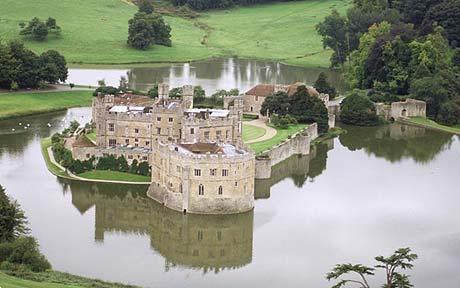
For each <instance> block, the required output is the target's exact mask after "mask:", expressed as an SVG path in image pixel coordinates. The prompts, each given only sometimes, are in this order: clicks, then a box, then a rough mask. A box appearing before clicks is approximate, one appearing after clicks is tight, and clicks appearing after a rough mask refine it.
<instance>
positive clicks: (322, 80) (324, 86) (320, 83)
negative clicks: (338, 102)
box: [313, 72, 337, 99]
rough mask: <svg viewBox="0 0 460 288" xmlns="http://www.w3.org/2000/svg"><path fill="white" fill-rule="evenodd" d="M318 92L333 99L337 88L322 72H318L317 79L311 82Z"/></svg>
mask: <svg viewBox="0 0 460 288" xmlns="http://www.w3.org/2000/svg"><path fill="white" fill-rule="evenodd" d="M313 86H314V87H315V89H316V90H317V91H318V92H319V93H324V94H328V95H329V99H334V98H335V97H336V96H337V90H336V89H335V88H334V87H333V86H332V85H331V84H330V83H329V81H328V80H327V75H326V73H324V72H321V73H319V75H318V79H316V81H315V84H313Z"/></svg>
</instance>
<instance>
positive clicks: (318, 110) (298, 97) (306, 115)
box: [288, 85, 329, 134]
mask: <svg viewBox="0 0 460 288" xmlns="http://www.w3.org/2000/svg"><path fill="white" fill-rule="evenodd" d="M289 103H290V108H289V113H288V114H290V115H291V116H294V117H295V118H296V119H297V121H298V122H299V123H317V124H318V132H319V133H320V134H323V133H326V132H327V131H328V130H329V114H328V111H327V108H326V105H324V102H323V101H322V100H321V99H319V98H318V97H316V96H312V95H310V93H309V92H308V90H307V87H305V86H304V85H302V86H299V87H298V88H297V91H296V92H295V93H294V94H293V95H292V96H291V97H289Z"/></svg>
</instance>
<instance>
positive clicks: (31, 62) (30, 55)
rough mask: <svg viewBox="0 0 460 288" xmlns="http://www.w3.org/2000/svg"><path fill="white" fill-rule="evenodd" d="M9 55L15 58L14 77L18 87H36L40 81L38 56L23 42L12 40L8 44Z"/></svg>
mask: <svg viewBox="0 0 460 288" xmlns="http://www.w3.org/2000/svg"><path fill="white" fill-rule="evenodd" d="M8 46H9V50H10V53H11V56H12V57H13V58H14V59H15V60H16V61H15V62H16V65H17V66H16V68H15V70H16V71H15V78H14V79H12V80H13V81H16V82H17V83H18V85H19V87H20V88H33V87H37V86H38V83H39V82H40V80H41V79H40V76H41V67H40V59H39V57H38V56H37V55H36V54H35V53H34V52H32V51H30V50H29V49H27V48H25V47H24V44H23V43H21V42H18V41H12V42H10V43H9V44H8Z"/></svg>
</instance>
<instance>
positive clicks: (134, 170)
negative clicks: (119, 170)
mask: <svg viewBox="0 0 460 288" xmlns="http://www.w3.org/2000/svg"><path fill="white" fill-rule="evenodd" d="M138 171H139V166H138V162H137V159H134V160H133V162H131V166H130V167H129V172H130V173H133V174H137V173H138Z"/></svg>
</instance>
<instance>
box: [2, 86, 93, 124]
mask: <svg viewBox="0 0 460 288" xmlns="http://www.w3.org/2000/svg"><path fill="white" fill-rule="evenodd" d="M91 93H92V92H91V91H70V92H69V91H66V92H38V93H36V92H18V93H0V119H3V118H10V117H16V116H24V115H29V114H34V113H44V112H51V111H56V110H62V109H65V108H70V107H81V106H89V105H90V104H91V99H92V96H91V95H92V94H91Z"/></svg>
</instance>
